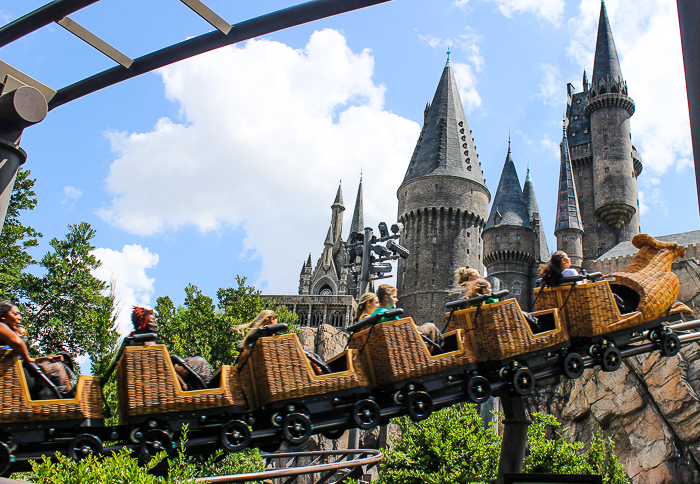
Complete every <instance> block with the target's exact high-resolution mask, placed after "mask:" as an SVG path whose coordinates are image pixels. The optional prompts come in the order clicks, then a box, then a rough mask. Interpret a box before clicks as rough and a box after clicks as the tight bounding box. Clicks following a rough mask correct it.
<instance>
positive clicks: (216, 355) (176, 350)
mask: <svg viewBox="0 0 700 484" xmlns="http://www.w3.org/2000/svg"><path fill="white" fill-rule="evenodd" d="M236 283H237V287H233V288H225V289H224V288H221V289H219V290H218V291H217V302H216V304H215V303H214V300H213V299H212V298H211V297H209V296H205V295H204V294H203V293H202V291H201V290H200V289H199V288H198V287H197V286H195V285H194V284H189V285H188V286H187V287H186V288H185V301H184V304H183V305H182V306H178V307H175V304H173V302H172V300H171V299H170V298H169V297H168V296H164V297H159V298H158V300H157V301H158V302H157V304H156V311H158V341H159V342H161V343H163V344H165V345H167V346H168V349H169V350H170V351H171V353H173V354H177V355H179V356H182V357H187V356H196V355H197V356H203V357H204V358H206V359H207V361H208V362H209V364H210V365H211V366H212V368H218V367H219V366H221V365H231V364H233V363H234V362H235V361H236V357H237V356H238V351H237V350H236V345H237V344H238V342H239V341H240V340H241V337H242V336H241V334H240V333H239V332H238V331H236V330H235V327H236V326H238V325H240V324H243V323H247V322H249V321H251V320H252V319H253V318H255V316H256V315H257V314H258V313H259V312H260V311H262V310H263V309H265V308H266V303H265V300H264V299H263V298H262V296H261V292H260V291H259V290H258V289H255V288H254V287H252V286H248V285H246V278H245V277H240V276H237V277H236ZM272 306H274V304H272ZM271 309H274V310H275V312H277V314H278V315H279V322H280V323H287V324H289V325H290V326H291V328H290V329H292V330H294V329H295V328H296V325H295V324H294V323H295V322H296V320H297V315H296V314H294V313H292V312H291V311H290V310H289V309H287V308H286V307H283V306H280V307H275V308H271Z"/></svg>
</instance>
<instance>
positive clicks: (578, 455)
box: [378, 404, 628, 484]
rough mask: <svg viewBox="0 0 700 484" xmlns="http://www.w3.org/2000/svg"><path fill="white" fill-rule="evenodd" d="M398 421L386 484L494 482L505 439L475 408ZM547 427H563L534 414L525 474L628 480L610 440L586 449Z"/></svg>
mask: <svg viewBox="0 0 700 484" xmlns="http://www.w3.org/2000/svg"><path fill="white" fill-rule="evenodd" d="M397 423H398V424H399V426H400V427H401V430H402V432H403V435H402V437H401V438H400V439H397V440H393V441H392V444H393V447H392V448H391V449H390V450H386V451H385V456H386V457H385V458H384V460H383V461H382V473H381V474H380V479H379V481H378V482H380V483H381V484H419V483H420V484H422V483H428V484H448V483H450V484H453V483H467V482H482V483H492V482H495V480H496V476H497V474H498V460H499V456H500V452H501V437H500V436H499V435H498V434H497V433H496V432H495V430H494V429H493V428H484V425H483V421H482V419H481V417H480V416H479V414H478V413H477V411H476V406H475V405H473V404H465V405H463V406H461V407H460V406H452V407H448V408H445V409H442V410H440V411H439V412H435V413H433V415H432V416H431V417H430V418H428V419H427V420H424V421H422V422H419V423H414V422H413V421H411V420H410V419H409V418H408V417H402V418H399V419H397ZM548 426H552V427H554V428H555V429H556V428H559V426H560V424H559V423H558V422H557V420H556V419H555V418H554V417H553V416H551V415H542V414H535V415H534V421H533V423H532V424H531V425H530V427H529V429H528V452H527V455H526V457H525V461H524V467H523V472H528V473H559V474H600V475H602V476H603V482H604V483H606V484H625V483H627V482H628V480H627V477H626V474H625V469H624V467H623V466H622V464H621V463H620V461H619V459H618V458H617V457H616V456H615V455H614V454H613V452H612V449H613V443H612V441H611V440H609V439H608V440H604V439H602V438H601V437H600V435H597V436H596V437H595V438H594V439H593V442H592V444H591V447H590V449H588V450H585V449H584V444H583V443H581V442H575V443H569V442H567V441H566V440H565V439H563V438H561V437H560V436H559V435H557V436H556V437H555V438H553V439H548V438H547V437H546V430H547V427H548Z"/></svg>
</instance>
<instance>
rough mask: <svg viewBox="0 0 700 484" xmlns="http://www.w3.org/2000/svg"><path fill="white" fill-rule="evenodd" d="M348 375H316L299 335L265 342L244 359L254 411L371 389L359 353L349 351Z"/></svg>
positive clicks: (243, 377) (246, 386)
mask: <svg viewBox="0 0 700 484" xmlns="http://www.w3.org/2000/svg"><path fill="white" fill-rule="evenodd" d="M346 354H347V358H349V359H350V365H349V369H348V370H347V371H342V372H337V373H330V374H327V375H316V374H315V373H314V371H313V368H312V367H311V364H310V363H309V360H308V359H307V358H306V355H304V351H303V349H302V346H301V343H300V342H299V338H298V337H297V335H296V334H283V335H280V336H271V337H268V338H261V339H259V340H258V341H257V342H256V343H255V346H254V347H253V350H252V352H251V353H250V356H249V357H248V355H247V353H244V354H243V355H241V358H240V361H241V362H243V361H245V366H244V367H243V369H242V370H241V371H240V373H239V374H240V376H241V382H242V383H243V389H244V391H245V395H246V397H247V399H248V402H250V403H251V405H252V406H253V408H258V407H261V406H263V405H266V404H268V403H272V402H277V401H280V400H288V399H293V398H301V397H310V396H313V395H319V394H323V393H330V392H335V391H339V390H346V389H350V388H356V387H361V386H369V385H370V380H369V375H368V372H367V369H366V367H364V366H363V365H362V364H361V362H360V361H358V359H357V352H355V351H351V350H350V351H347V353H346Z"/></svg>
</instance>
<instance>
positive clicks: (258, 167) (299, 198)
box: [100, 30, 420, 292]
mask: <svg viewBox="0 0 700 484" xmlns="http://www.w3.org/2000/svg"><path fill="white" fill-rule="evenodd" d="M373 68H374V60H373V58H372V56H371V54H370V52H369V51H368V50H364V51H362V52H360V53H354V52H352V51H351V50H350V49H349V48H348V47H347V45H346V42H345V39H344V38H343V36H342V35H341V34H339V33H338V32H337V31H333V30H323V31H320V32H315V33H314V34H313V35H312V36H311V38H310V40H309V42H308V44H307V45H306V47H305V48H304V49H303V50H294V49H292V48H290V47H288V46H286V45H284V44H281V43H279V42H272V41H269V40H252V41H249V42H247V43H246V44H245V45H243V46H240V47H226V48H222V49H218V50H216V51H213V52H210V53H208V54H204V55H201V56H197V57H194V58H192V59H189V60H187V61H183V62H181V63H178V64H174V65H172V66H169V67H167V68H164V69H162V70H160V71H159V72H160V74H161V76H162V77H163V82H164V85H165V93H166V96H167V97H168V98H169V99H171V100H172V101H173V102H175V103H177V104H178V105H179V106H180V113H181V117H182V120H172V119H168V118H163V119H161V120H160V121H158V123H157V124H156V126H155V127H154V129H153V130H152V131H150V132H146V133H110V134H109V137H110V140H111V143H112V147H113V150H114V152H115V153H116V154H117V159H116V160H115V161H114V162H113V163H112V165H111V167H110V171H109V175H108V177H107V180H106V188H107V190H108V191H109V192H110V193H111V194H113V195H114V197H113V199H112V201H111V204H110V205H109V206H107V207H104V208H103V209H102V210H101V211H100V214H101V216H102V217H104V218H105V219H106V220H109V221H110V222H111V223H113V224H115V225H117V226H119V227H121V228H123V229H125V230H128V231H131V232H135V233H138V234H158V233H163V232H166V231H173V230H177V229H179V228H182V227H188V226H194V227H196V228H197V229H199V230H200V231H202V232H208V231H221V230H223V229H225V228H226V227H233V226H240V227H243V228H244V230H245V232H246V235H247V236H246V238H245V240H244V247H245V248H246V253H245V255H246V256H248V257H254V258H259V259H260V260H261V264H262V273H261V275H260V279H259V280H258V281H255V282H256V283H257V284H259V285H261V286H262V287H265V285H266V284H267V288H266V291H268V292H276V291H279V292H284V291H287V290H288V289H289V288H290V287H296V285H297V284H298V282H297V280H296V278H297V277H298V272H299V268H300V267H301V264H302V263H303V261H304V260H305V259H306V257H307V256H308V253H309V249H312V250H316V251H320V250H321V249H322V241H323V239H324V236H325V234H326V231H327V230H328V223H329V221H330V215H331V210H330V205H331V203H332V202H333V198H334V196H335V192H336V190H337V183H338V180H339V179H342V180H345V181H346V183H345V187H344V188H345V190H344V192H345V201H346V203H347V205H348V206H347V209H348V210H347V211H346V218H347V219H348V220H347V221H346V224H347V225H349V222H350V218H351V216H350V215H349V214H351V213H352V208H353V207H352V203H353V202H354V194H355V190H356V189H357V180H358V179H359V175H360V169H361V168H362V169H363V170H364V174H365V177H364V194H365V205H364V207H365V222H366V223H368V224H372V223H374V224H375V225H376V222H378V221H379V219H381V220H386V221H387V222H389V221H392V220H393V219H394V218H395V217H396V203H397V202H396V188H397V187H398V184H399V183H400V181H401V179H402V176H403V173H404V172H405V169H406V164H407V160H409V159H410V156H411V152H412V150H413V147H414V145H415V142H416V139H417V137H418V134H419V132H420V127H419V126H418V125H417V124H416V123H415V122H413V121H410V120H407V119H403V118H401V117H399V116H396V115H394V114H391V113H389V112H386V111H384V110H383V104H384V91H385V87H384V86H382V85H377V84H375V83H374V82H373V80H372V74H373ZM134 180H139V183H134ZM348 180H352V182H350V183H347V181H348ZM144 187H148V189H147V190H146V189H144ZM314 256H315V257H317V256H318V252H316V253H315V254H314Z"/></svg>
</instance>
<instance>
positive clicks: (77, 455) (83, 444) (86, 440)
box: [68, 434, 102, 462]
mask: <svg viewBox="0 0 700 484" xmlns="http://www.w3.org/2000/svg"><path fill="white" fill-rule="evenodd" d="M101 453H102V441H101V440H100V439H98V438H97V437H95V436H94V435H92V434H80V435H78V436H76V437H75V438H73V440H71V441H70V445H69V446H68V455H69V456H70V458H71V459H73V460H74V461H76V462H78V461H80V460H81V459H84V458H85V457H87V456H89V455H90V454H101Z"/></svg>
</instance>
